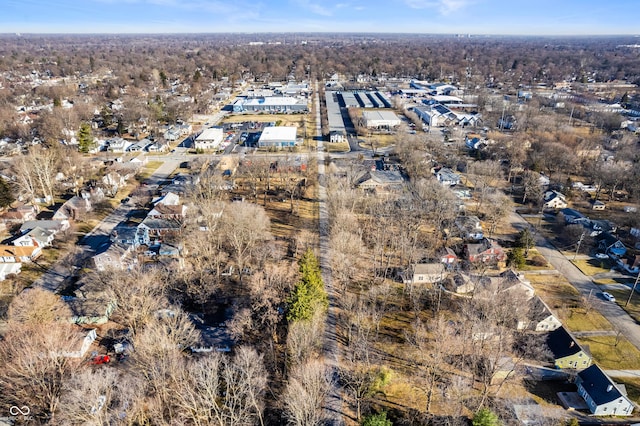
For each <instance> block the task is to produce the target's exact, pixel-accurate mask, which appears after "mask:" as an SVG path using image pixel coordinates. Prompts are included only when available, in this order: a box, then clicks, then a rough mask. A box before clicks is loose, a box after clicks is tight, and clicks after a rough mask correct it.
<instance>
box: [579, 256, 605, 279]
mask: <svg viewBox="0 0 640 426" xmlns="http://www.w3.org/2000/svg"><path fill="white" fill-rule="evenodd" d="M570 259H571V258H570ZM571 263H573V264H574V265H576V266H577V267H578V269H580V270H581V271H582V273H583V274H585V275H586V276H589V277H591V276H593V275H595V274H600V273H602V272H609V270H610V269H611V265H610V263H609V261H608V260H606V259H575V260H572V261H571Z"/></svg>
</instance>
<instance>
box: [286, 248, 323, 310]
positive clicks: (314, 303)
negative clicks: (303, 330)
mask: <svg viewBox="0 0 640 426" xmlns="http://www.w3.org/2000/svg"><path fill="white" fill-rule="evenodd" d="M299 268H300V269H299V270H300V281H298V283H297V284H296V286H295V288H294V289H293V292H292V293H291V296H290V297H289V300H288V302H289V312H288V313H287V320H289V321H305V320H309V319H311V317H313V314H314V312H315V311H316V309H326V307H327V306H328V304H329V303H328V299H327V293H326V292H325V290H324V283H323V282H322V276H321V273H320V265H319V263H318V259H317V258H316V256H315V255H314V254H313V251H311V249H309V250H307V251H306V252H305V254H304V255H303V256H302V258H301V259H300V262H299Z"/></svg>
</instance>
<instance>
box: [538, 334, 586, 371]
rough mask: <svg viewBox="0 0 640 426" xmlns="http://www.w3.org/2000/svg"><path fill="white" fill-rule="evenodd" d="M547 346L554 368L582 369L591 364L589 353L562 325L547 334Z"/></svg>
mask: <svg viewBox="0 0 640 426" xmlns="http://www.w3.org/2000/svg"><path fill="white" fill-rule="evenodd" d="M547 346H548V347H549V349H550V350H551V353H552V354H553V360H554V365H555V366H556V368H573V369H583V368H587V367H589V366H590V365H591V362H592V360H591V354H590V353H589V352H588V350H587V349H586V348H582V347H581V346H580V345H579V344H578V342H577V341H576V340H575V339H574V338H573V337H572V336H571V335H570V334H569V332H568V331H567V329H565V328H564V327H560V328H557V329H556V330H553V331H551V332H550V333H549V334H547Z"/></svg>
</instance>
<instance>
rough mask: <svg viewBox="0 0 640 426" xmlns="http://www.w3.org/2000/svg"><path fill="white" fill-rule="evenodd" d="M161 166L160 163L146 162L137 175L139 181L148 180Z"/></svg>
mask: <svg viewBox="0 0 640 426" xmlns="http://www.w3.org/2000/svg"><path fill="white" fill-rule="evenodd" d="M162 164H163V163H162V161H149V162H147V164H145V165H144V167H143V168H142V170H140V173H139V174H138V176H140V179H141V181H144V180H147V179H149V178H150V177H151V175H152V174H153V172H155V171H156V169H157V168H158V167H160V166H161V165H162Z"/></svg>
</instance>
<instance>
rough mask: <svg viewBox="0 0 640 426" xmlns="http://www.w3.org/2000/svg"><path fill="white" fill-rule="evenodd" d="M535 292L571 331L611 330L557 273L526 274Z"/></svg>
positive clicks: (608, 324)
mask: <svg viewBox="0 0 640 426" xmlns="http://www.w3.org/2000/svg"><path fill="white" fill-rule="evenodd" d="M525 277H526V278H527V279H528V280H529V281H530V282H531V285H533V287H534V288H535V290H536V294H537V295H538V296H540V297H541V298H542V300H544V301H545V302H546V303H547V304H548V305H549V307H550V308H551V309H552V310H553V311H554V312H555V313H556V314H557V315H558V317H559V319H560V321H562V323H563V324H565V325H566V326H567V327H568V328H569V329H570V330H572V331H595V330H612V329H613V327H612V326H611V323H610V322H609V321H608V320H607V319H606V318H605V317H603V316H602V315H601V314H600V313H599V312H597V311H596V310H594V309H585V307H584V302H583V300H582V298H581V296H580V293H578V290H576V289H575V288H574V287H573V286H572V285H571V284H569V282H568V281H567V280H566V279H565V278H564V277H563V276H562V275H559V274H553V275H546V274H526V273H525Z"/></svg>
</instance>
